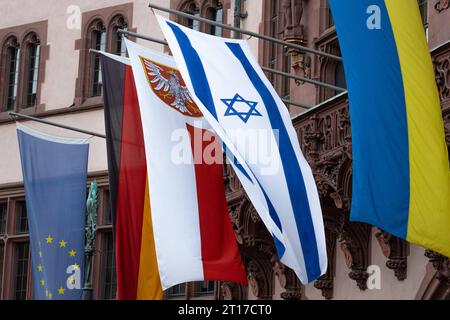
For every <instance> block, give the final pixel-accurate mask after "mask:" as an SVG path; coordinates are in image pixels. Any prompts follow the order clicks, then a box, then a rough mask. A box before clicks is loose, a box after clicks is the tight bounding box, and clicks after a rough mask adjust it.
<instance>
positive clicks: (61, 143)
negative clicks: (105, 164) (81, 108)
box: [17, 125, 89, 300]
mask: <svg viewBox="0 0 450 320" xmlns="http://www.w3.org/2000/svg"><path fill="white" fill-rule="evenodd" d="M17 134H18V139H19V148H20V157H21V163H22V172H23V179H24V185H25V197H26V205H27V212H28V223H29V228H30V248H31V258H32V270H33V271H32V276H33V292H34V298H35V299H64V300H67V299H81V297H82V290H81V288H82V285H83V269H84V268H83V257H84V251H83V249H84V225H85V205H86V204H85V199H86V179H87V162H88V151H89V145H88V144H87V143H86V140H80V139H65V138H57V137H52V136H48V135H45V134H42V133H40V132H37V131H35V130H32V129H30V128H27V127H24V126H21V125H18V130H17Z"/></svg>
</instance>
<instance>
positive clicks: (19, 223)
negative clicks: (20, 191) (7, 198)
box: [16, 201, 28, 233]
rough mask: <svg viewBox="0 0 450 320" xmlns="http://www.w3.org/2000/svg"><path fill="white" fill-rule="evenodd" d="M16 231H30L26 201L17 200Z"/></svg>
mask: <svg viewBox="0 0 450 320" xmlns="http://www.w3.org/2000/svg"><path fill="white" fill-rule="evenodd" d="M16 217H17V218H16V219H17V220H16V232H17V233H27V232H28V218H27V205H26V203H25V201H20V202H16Z"/></svg>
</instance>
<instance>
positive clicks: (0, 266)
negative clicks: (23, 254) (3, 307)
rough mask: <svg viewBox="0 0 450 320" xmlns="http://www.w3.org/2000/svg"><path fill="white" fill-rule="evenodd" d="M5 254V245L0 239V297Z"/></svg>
mask: <svg viewBox="0 0 450 320" xmlns="http://www.w3.org/2000/svg"><path fill="white" fill-rule="evenodd" d="M4 254H5V245H4V243H3V241H2V240H0V298H1V296H2V288H3V285H2V278H3V256H4Z"/></svg>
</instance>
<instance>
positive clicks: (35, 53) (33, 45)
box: [23, 33, 41, 108]
mask: <svg viewBox="0 0 450 320" xmlns="http://www.w3.org/2000/svg"><path fill="white" fill-rule="evenodd" d="M23 48H24V50H25V54H26V55H25V68H26V69H25V74H24V76H25V82H24V83H25V88H24V89H25V93H24V101H23V102H24V103H23V104H24V107H25V108H29V107H34V106H35V105H36V101H37V99H36V98H37V93H38V83H39V62H40V57H41V43H40V40H39V37H38V36H37V34H35V33H30V34H28V35H27V36H26V37H25V40H24V45H23Z"/></svg>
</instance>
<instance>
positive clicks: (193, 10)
mask: <svg viewBox="0 0 450 320" xmlns="http://www.w3.org/2000/svg"><path fill="white" fill-rule="evenodd" d="M185 12H186V13H189V14H191V15H193V16H195V17H200V10H199V9H198V7H197V6H196V5H195V3H192V4H191V5H189V6H188V8H187V10H185ZM187 27H188V28H190V29H193V30H196V31H199V30H200V22H199V21H198V20H194V19H188V20H187Z"/></svg>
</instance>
